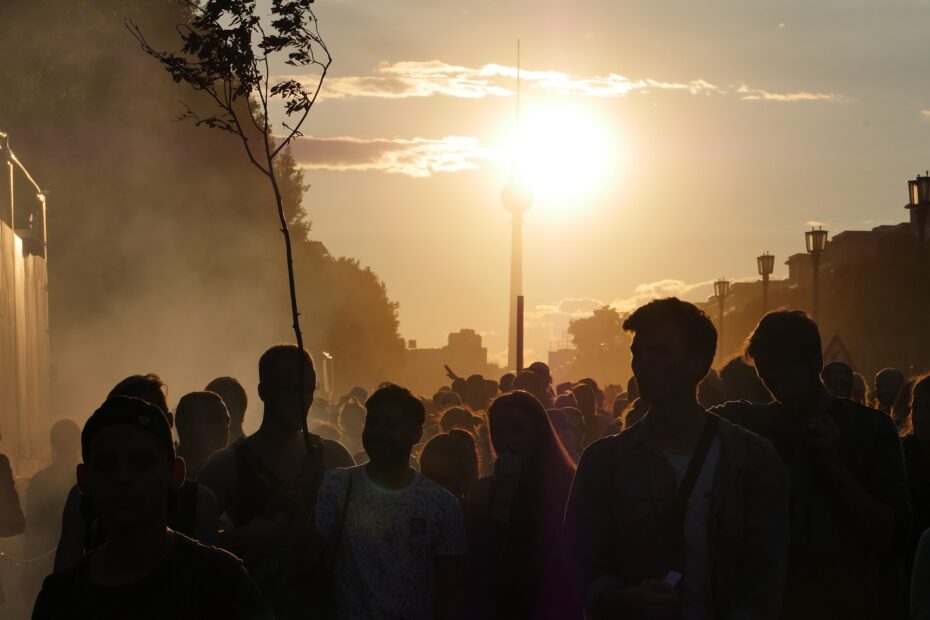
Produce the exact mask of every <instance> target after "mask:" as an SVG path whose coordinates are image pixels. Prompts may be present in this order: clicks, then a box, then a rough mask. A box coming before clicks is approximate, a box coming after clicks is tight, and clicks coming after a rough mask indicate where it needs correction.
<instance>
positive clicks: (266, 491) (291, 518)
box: [198, 344, 353, 618]
mask: <svg viewBox="0 0 930 620" xmlns="http://www.w3.org/2000/svg"><path fill="white" fill-rule="evenodd" d="M301 374H302V376H301ZM258 378H259V384H258V395H259V398H261V400H262V403H263V404H264V411H263V413H262V422H261V426H260V427H259V429H258V430H257V431H256V432H255V433H253V434H252V435H249V436H247V437H246V438H244V439H243V440H242V441H240V442H237V443H235V444H234V445H232V446H230V447H228V448H225V449H223V450H220V451H219V452H217V453H216V454H214V455H213V456H212V457H210V460H209V461H207V464H206V465H205V466H204V468H203V469H202V470H201V472H200V476H199V478H198V480H199V481H200V482H201V483H202V484H204V485H206V486H208V487H209V488H210V489H212V490H213V492H214V493H215V494H216V498H217V503H218V504H219V506H220V510H221V511H224V512H226V514H227V515H228V516H229V518H230V521H231V523H232V527H231V528H229V529H226V530H225V531H223V532H220V533H219V535H218V536H217V543H218V544H219V546H221V547H223V548H224V549H228V550H230V551H232V552H233V553H235V554H236V555H239V556H240V557H242V558H243V559H244V560H245V565H246V568H248V569H249V571H250V572H252V573H253V575H254V576H255V579H256V581H257V582H258V585H259V587H260V588H261V589H262V593H263V594H264V595H265V598H266V599H267V600H268V602H269V604H270V605H271V606H272V608H273V609H274V611H275V613H276V614H277V616H278V617H279V618H292V617H302V614H304V613H305V610H304V609H303V606H304V605H305V603H306V601H305V599H304V597H303V596H302V595H301V593H302V592H303V590H304V589H305V588H306V587H307V584H306V583H303V582H302V580H305V579H306V575H303V570H304V568H305V567H304V566H303V565H302V563H301V562H302V560H301V558H302V557H303V555H304V546H305V545H306V544H308V543H307V540H306V535H307V531H306V525H307V523H308V520H309V519H310V517H311V515H312V514H313V505H314V502H315V501H316V494H317V491H318V489H319V482H320V479H321V477H322V475H323V472H324V471H325V470H329V469H332V468H334V467H349V466H351V465H353V461H352V457H351V456H350V455H349V453H348V452H346V449H345V448H344V447H343V446H342V445H340V444H338V443H336V442H333V441H328V440H325V439H321V438H319V437H317V436H311V438H310V440H311V446H310V447H311V450H312V451H308V449H307V445H306V444H305V443H304V437H303V434H302V432H301V427H302V423H303V420H304V419H305V418H306V416H307V412H308V411H309V410H310V406H311V404H312V403H313V395H314V392H315V391H316V371H315V370H314V368H313V360H312V359H311V358H310V355H309V354H308V353H307V352H306V351H301V350H299V349H298V348H297V347H296V346H294V345H290V344H279V345H275V346H273V347H271V348H270V349H268V350H267V351H265V353H264V354H262V356H261V358H260V359H259V362H258ZM301 388H302V389H303V393H301Z"/></svg>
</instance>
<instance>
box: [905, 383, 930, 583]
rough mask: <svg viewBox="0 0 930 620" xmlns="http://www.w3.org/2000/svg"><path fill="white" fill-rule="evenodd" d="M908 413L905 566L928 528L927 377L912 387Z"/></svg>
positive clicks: (929, 443)
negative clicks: (908, 504)
mask: <svg viewBox="0 0 930 620" xmlns="http://www.w3.org/2000/svg"><path fill="white" fill-rule="evenodd" d="M910 411H911V412H910V417H909V419H908V420H907V423H906V424H905V426H904V429H903V431H902V440H901V446H902V448H903V449H904V464H905V466H906V467H907V480H908V483H909V485H910V486H909V488H910V492H911V508H912V519H911V541H912V542H911V544H910V545H909V553H908V555H907V563H906V566H910V565H911V564H912V563H913V560H914V553H915V551H916V548H917V540H918V539H919V538H920V535H921V534H922V533H923V532H924V530H926V529H927V528H930V375H925V376H923V377H921V378H920V379H918V380H917V382H916V383H915V384H914V389H913V390H912V393H911V406H910Z"/></svg>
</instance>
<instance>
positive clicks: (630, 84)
mask: <svg viewBox="0 0 930 620" xmlns="http://www.w3.org/2000/svg"><path fill="white" fill-rule="evenodd" d="M286 77H296V79H305V80H309V79H310V78H306V77H299V76H286ZM516 77H517V68H516V67H509V66H504V65H496V64H487V65H483V66H481V67H464V66H461V65H451V64H448V63H444V62H442V61H439V60H429V61H424V62H420V61H404V62H397V63H381V64H380V65H378V68H377V69H375V72H374V75H370V76H346V77H331V78H328V79H327V80H326V84H325V86H324V88H323V91H322V92H321V94H320V96H321V97H322V98H324V99H348V98H357V97H377V98H384V99H404V98H408V97H430V96H433V95H444V96H448V97H460V98H465V99H480V98H484V97H506V96H509V95H512V94H513V89H512V81H513V80H514V79H516ZM520 79H521V80H522V81H523V82H524V83H525V85H526V86H527V87H529V88H533V89H538V90H544V91H547V92H552V93H559V94H575V95H584V96H589V97H601V98H616V97H625V96H626V95H629V94H630V93H633V92H643V93H646V92H651V91H658V90H676V91H684V92H688V93H691V94H695V95H696V94H712V93H719V92H722V90H721V89H720V88H718V87H717V86H716V85H714V84H711V83H710V82H707V81H706V80H701V79H696V80H690V81H688V82H668V81H663V80H655V79H651V78H641V79H630V78H628V77H626V76H623V75H619V74H616V73H610V74H607V75H602V76H591V77H577V76H572V75H570V74H568V73H563V72H561V71H531V70H523V71H521V72H520Z"/></svg>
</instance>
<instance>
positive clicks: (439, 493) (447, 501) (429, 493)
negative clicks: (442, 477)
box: [416, 472, 460, 508]
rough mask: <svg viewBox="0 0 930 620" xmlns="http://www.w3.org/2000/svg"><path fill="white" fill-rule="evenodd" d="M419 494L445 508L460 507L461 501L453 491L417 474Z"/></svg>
mask: <svg viewBox="0 0 930 620" xmlns="http://www.w3.org/2000/svg"><path fill="white" fill-rule="evenodd" d="M416 478H417V492H418V493H420V494H421V495H423V496H425V497H427V498H428V499H429V500H430V501H433V502H435V503H437V504H440V505H441V506H443V507H444V508H448V507H450V506H456V507H458V506H460V504H459V500H458V499H457V498H456V497H455V495H453V494H452V492H451V491H449V490H448V489H446V488H445V487H443V486H442V485H440V484H438V483H436V482H433V481H432V480H430V479H429V478H427V477H426V476H424V475H423V474H421V473H419V472H417V474H416Z"/></svg>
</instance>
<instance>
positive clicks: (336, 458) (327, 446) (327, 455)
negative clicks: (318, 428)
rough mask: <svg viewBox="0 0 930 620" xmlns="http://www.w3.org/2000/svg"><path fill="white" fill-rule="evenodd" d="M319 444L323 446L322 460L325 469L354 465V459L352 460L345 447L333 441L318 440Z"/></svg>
mask: <svg viewBox="0 0 930 620" xmlns="http://www.w3.org/2000/svg"><path fill="white" fill-rule="evenodd" d="M320 443H322V444H323V460H324V461H325V464H326V468H327V469H332V468H334V467H351V466H353V465H355V459H353V458H352V455H351V454H349V451H348V450H347V449H346V447H345V446H344V445H342V444H341V443H339V442H338V441H336V440H335V439H325V438H320Z"/></svg>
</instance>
